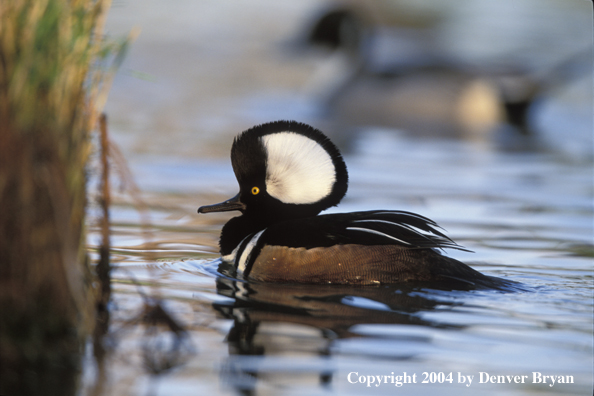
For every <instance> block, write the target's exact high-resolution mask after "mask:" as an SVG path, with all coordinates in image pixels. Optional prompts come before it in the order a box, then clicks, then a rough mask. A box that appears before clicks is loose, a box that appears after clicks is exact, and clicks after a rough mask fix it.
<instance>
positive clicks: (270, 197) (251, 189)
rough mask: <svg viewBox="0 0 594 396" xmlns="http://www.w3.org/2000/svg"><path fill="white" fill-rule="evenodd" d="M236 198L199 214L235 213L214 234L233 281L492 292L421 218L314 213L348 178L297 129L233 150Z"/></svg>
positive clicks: (495, 282)
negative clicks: (420, 285)
mask: <svg viewBox="0 0 594 396" xmlns="http://www.w3.org/2000/svg"><path fill="white" fill-rule="evenodd" d="M231 162H232V165H233V171H234V172H235V176H236V177H237V181H238V183H239V194H237V195H236V196H235V197H233V198H231V199H229V200H227V201H224V202H221V203H218V204H215V205H208V206H202V207H200V208H199V209H198V213H210V212H223V211H232V210H239V211H240V212H241V213H242V214H241V215H240V216H238V217H234V218H232V219H231V220H229V221H228V222H227V223H226V224H225V226H224V227H223V230H222V232H221V239H220V251H221V255H222V256H223V257H222V260H223V263H226V264H228V266H230V267H231V268H232V272H233V275H234V276H236V277H238V278H243V279H249V280H257V281H265V282H290V283H319V284H321V283H323V284H328V283H333V284H381V283H401V282H431V283H439V284H440V285H446V284H452V285H453V286H455V285H459V286H463V287H481V288H484V287H491V288H500V287H501V286H502V285H504V284H505V283H506V282H507V281H505V280H503V279H499V278H495V277H490V276H486V275H483V274H481V273H480V272H478V271H476V270H474V269H472V268H471V267H469V266H468V265H466V264H464V263H462V262H460V261H458V260H455V259H453V258H450V257H446V256H444V255H442V254H441V252H440V250H442V249H445V248H453V249H460V250H466V249H464V248H463V247H461V246H460V245H458V244H457V243H455V242H454V241H453V240H451V239H450V238H449V237H447V236H446V235H445V234H444V233H442V232H441V231H440V230H439V226H438V225H437V224H436V223H435V222H434V221H432V220H430V219H428V218H426V217H423V216H421V215H418V214H415V213H411V212H404V211H393V210H373V211H364V212H352V213H337V214H325V215H318V214H319V213H320V212H321V211H323V210H325V209H327V208H329V207H332V206H336V205H338V203H339V202H340V201H341V199H342V198H343V197H344V195H345V194H346V191H347V187H348V173H347V168H346V165H345V163H344V160H343V158H342V156H341V154H340V152H339V151H338V149H337V148H336V146H335V145H334V144H333V143H332V142H331V141H330V140H329V139H328V138H327V137H326V136H325V135H324V134H323V133H322V132H320V131H319V130H317V129H315V128H313V127H311V126H309V125H306V124H302V123H298V122H295V121H277V122H271V123H267V124H263V125H258V126H255V127H253V128H251V129H248V130H246V131H244V132H243V133H241V134H239V135H238V136H237V137H236V138H235V140H234V142H233V147H232V148H231Z"/></svg>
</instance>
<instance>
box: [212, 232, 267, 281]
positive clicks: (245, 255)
mask: <svg viewBox="0 0 594 396" xmlns="http://www.w3.org/2000/svg"><path fill="white" fill-rule="evenodd" d="M264 231H266V229H263V230H262V231H260V232H257V233H255V234H250V235H248V236H247V237H245V238H244V239H243V240H242V241H241V242H240V243H239V245H237V247H236V248H235V249H234V250H233V251H232V252H231V253H230V254H228V255H226V256H223V261H225V262H227V263H231V264H232V265H233V267H234V268H235V270H236V272H237V276H238V277H247V276H248V275H249V272H250V270H251V267H252V265H253V263H254V261H255V260H256V257H258V254H259V253H260V249H261V248H262V245H263V243H260V244H258V241H259V240H260V237H261V236H262V234H263V233H264Z"/></svg>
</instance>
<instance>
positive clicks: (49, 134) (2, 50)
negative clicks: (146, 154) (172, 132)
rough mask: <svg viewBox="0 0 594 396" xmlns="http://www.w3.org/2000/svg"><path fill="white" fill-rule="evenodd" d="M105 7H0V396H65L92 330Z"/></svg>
mask: <svg viewBox="0 0 594 396" xmlns="http://www.w3.org/2000/svg"><path fill="white" fill-rule="evenodd" d="M109 6H110V0H1V1H0V362H1V364H0V394H18V395H21V394H23V395H24V394H44V395H53V394H56V395H58V394H59V395H68V394H75V392H76V388H77V381H78V379H77V378H78V376H77V373H78V372H79V370H80V362H81V352H82V350H83V348H84V340H85V337H86V336H87V335H88V334H89V333H90V332H91V330H92V326H93V321H94V310H93V309H94V303H95V292H94V288H93V282H94V276H93V275H92V272H91V270H90V267H89V263H88V259H87V256H86V251H85V210H86V200H87V191H86V187H87V171H86V165H87V162H88V160H89V155H90V153H91V150H92V144H91V139H90V134H91V131H92V130H93V129H94V128H95V126H96V124H97V119H98V114H99V112H100V111H101V107H102V106H103V104H104V103H105V100H106V95H107V89H106V88H107V85H108V81H107V79H106V75H107V74H106V72H105V70H104V69H102V68H101V67H100V65H102V62H103V61H104V60H105V59H106V57H107V56H108V54H109V53H110V48H109V46H108V45H107V44H106V43H105V41H104V39H103V24H104V21H105V16H106V12H107V10H108V8H109Z"/></svg>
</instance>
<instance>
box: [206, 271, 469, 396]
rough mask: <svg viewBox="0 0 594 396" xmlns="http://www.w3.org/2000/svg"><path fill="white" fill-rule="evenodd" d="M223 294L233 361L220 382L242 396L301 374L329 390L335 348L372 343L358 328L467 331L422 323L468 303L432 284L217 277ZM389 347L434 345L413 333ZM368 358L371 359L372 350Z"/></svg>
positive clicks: (400, 354)
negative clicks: (349, 342) (342, 343)
mask: <svg viewBox="0 0 594 396" xmlns="http://www.w3.org/2000/svg"><path fill="white" fill-rule="evenodd" d="M470 289H471V288H470V287H469V288H467V290H470ZM217 292H218V294H220V295H223V296H225V297H229V298H230V300H229V301H227V302H217V303H214V304H213V307H214V309H215V310H216V311H217V312H219V314H220V315H222V316H223V317H224V318H227V319H233V327H232V328H231V329H230V331H229V333H228V335H227V343H228V345H229V358H228V360H227V362H226V364H225V365H224V367H223V368H222V370H221V375H222V377H223V378H222V382H223V383H225V384H227V385H230V386H232V387H234V388H235V389H236V390H237V391H238V393H239V394H247V395H249V394H255V387H256V385H257V383H258V381H259V380H260V381H264V382H272V383H277V382H279V381H282V382H283V383H284V382H285V381H294V380H295V378H294V377H295V376H298V377H299V378H300V381H306V382H308V383H310V384H311V383H312V382H317V383H318V384H319V385H321V386H328V385H330V384H331V383H332V379H333V376H334V372H335V368H334V367H333V366H334V364H333V363H332V362H331V360H330V358H331V357H332V355H334V354H336V353H337V351H336V345H337V344H336V342H338V341H339V340H345V339H349V338H363V337H369V336H367V335H365V334H362V333H359V332H358V331H357V329H356V328H355V327H356V326H357V325H361V324H390V325H415V326H428V327H431V328H444V329H463V328H464V327H465V326H463V325H452V324H443V323H439V322H438V321H434V320H427V319H425V318H424V317H423V313H424V312H428V311H429V312H430V311H435V310H436V309H439V310H444V309H446V310H449V309H452V308H454V307H456V306H459V305H462V303H461V302H460V299H459V298H456V297H460V296H462V295H463V294H465V292H466V291H465V290H462V291H461V290H452V289H450V288H441V289H440V288H435V286H434V285H429V284H426V283H415V284H408V285H405V286H402V285H372V286H369V285H368V286H354V285H300V284H277V283H263V282H245V281H242V280H236V279H231V278H227V277H219V278H218V279H217ZM390 341H393V342H398V343H400V342H402V343H410V342H415V343H422V344H430V343H432V342H433V341H432V339H431V337H429V336H427V335H411V334H402V335H393V336H390ZM382 342H385V340H384V341H382ZM338 353H340V354H344V352H340V351H338ZM287 356H290V357H291V362H288V363H278V361H276V360H275V359H274V358H275V357H279V358H282V357H287ZM366 356H368V357H369V356H370V354H369V353H368V352H367V353H366ZM371 357H374V356H371ZM375 357H377V358H378V359H388V360H409V359H414V358H416V357H417V356H416V354H415V353H411V348H403V350H402V351H400V350H394V349H392V348H391V349H390V351H389V354H387V355H385V354H384V355H378V356H375ZM270 358H272V359H270ZM272 362H277V363H272ZM281 362H282V360H281ZM279 364H280V365H279ZM284 364H286V365H285V366H283V365H284ZM271 365H274V366H272V367H271ZM289 376H290V377H289Z"/></svg>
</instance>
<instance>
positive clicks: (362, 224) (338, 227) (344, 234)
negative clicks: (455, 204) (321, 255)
mask: <svg viewBox="0 0 594 396" xmlns="http://www.w3.org/2000/svg"><path fill="white" fill-rule="evenodd" d="M277 227H278V228H277ZM440 228H441V227H439V226H438V225H437V223H435V222H434V221H433V220H431V219H428V218H426V217H423V216H421V215H418V214H415V213H411V212H404V211H366V212H352V213H336V214H327V215H320V216H315V217H309V218H305V219H299V220H292V221H289V222H286V223H278V224H276V225H274V226H271V227H269V228H268V229H267V230H266V233H265V235H263V240H262V242H263V243H265V244H269V245H279V246H288V247H305V248H311V247H328V246H333V245H337V244H359V245H399V246H403V247H407V248H416V249H419V248H430V249H431V248H435V249H446V248H453V249H459V250H464V251H468V250H467V249H465V248H463V247H462V246H460V245H458V244H457V243H456V242H454V241H453V240H451V239H450V238H449V237H448V236H446V235H445V234H444V233H443V232H441V231H440V230H439V229H440Z"/></svg>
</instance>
